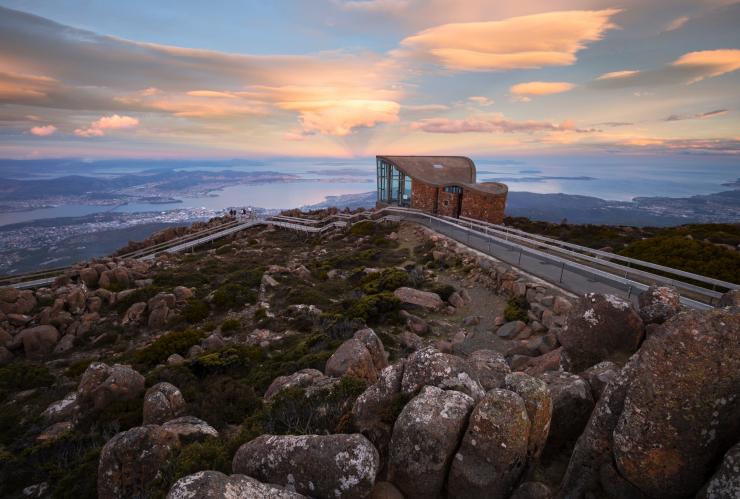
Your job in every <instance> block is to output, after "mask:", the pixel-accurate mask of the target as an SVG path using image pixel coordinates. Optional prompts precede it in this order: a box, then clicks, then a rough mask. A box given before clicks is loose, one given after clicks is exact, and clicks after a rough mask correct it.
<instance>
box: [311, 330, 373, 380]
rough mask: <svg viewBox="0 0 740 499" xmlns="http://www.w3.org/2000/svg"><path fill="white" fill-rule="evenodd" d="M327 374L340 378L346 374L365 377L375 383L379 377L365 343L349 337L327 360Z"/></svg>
mask: <svg viewBox="0 0 740 499" xmlns="http://www.w3.org/2000/svg"><path fill="white" fill-rule="evenodd" d="M324 371H325V373H326V375H327V376H333V377H336V378H340V377H342V376H344V375H345V374H348V375H351V376H355V377H358V378H362V379H365V380H367V381H369V382H370V383H374V382H375V380H377V379H378V371H377V370H376V369H375V364H374V363H373V356H372V354H371V353H370V350H368V349H367V347H366V346H365V344H364V343H363V342H362V341H360V340H357V339H354V338H352V339H349V340H347V341H345V342H344V343H342V344H341V345H340V346H339V348H337V350H336V351H335V352H334V353H333V354H332V356H331V357H329V360H327V361H326V367H325V369H324Z"/></svg>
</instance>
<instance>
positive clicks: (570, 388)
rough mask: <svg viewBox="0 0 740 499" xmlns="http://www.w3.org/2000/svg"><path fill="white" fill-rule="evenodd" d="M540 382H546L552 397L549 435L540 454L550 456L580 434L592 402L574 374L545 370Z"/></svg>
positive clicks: (587, 390) (584, 384) (586, 387)
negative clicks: (542, 452)
mask: <svg viewBox="0 0 740 499" xmlns="http://www.w3.org/2000/svg"><path fill="white" fill-rule="evenodd" d="M540 379H542V380H543V381H544V382H545V383H547V390H548V391H549V392H550V397H551V398H552V418H551V419H550V436H549V437H548V439H547V444H546V445H545V451H544V453H545V454H546V455H547V456H549V457H552V456H554V455H555V454H557V453H558V452H559V451H561V450H562V449H563V448H565V447H567V446H570V445H571V444H572V443H573V442H575V440H576V439H577V438H578V436H579V435H580V434H581V432H582V431H583V429H584V428H585V427H586V423H588V419H589V417H590V416H591V411H592V410H593V408H594V399H593V396H592V395H591V387H590V386H589V385H588V383H586V381H585V380H584V379H583V378H581V377H580V376H576V375H575V374H571V373H567V372H558V371H548V372H546V373H543V374H542V375H541V376H540Z"/></svg>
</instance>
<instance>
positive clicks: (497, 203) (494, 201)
mask: <svg viewBox="0 0 740 499" xmlns="http://www.w3.org/2000/svg"><path fill="white" fill-rule="evenodd" d="M505 208H506V195H505V194H504V195H495V194H484V193H482V192H477V191H473V190H470V189H466V190H465V192H464V194H463V199H462V208H461V210H460V215H461V216H463V217H469V218H475V219H477V220H483V221H485V222H490V223H494V224H500V223H503V221H504V210H505Z"/></svg>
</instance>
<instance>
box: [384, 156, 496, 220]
mask: <svg viewBox="0 0 740 499" xmlns="http://www.w3.org/2000/svg"><path fill="white" fill-rule="evenodd" d="M376 162H377V180H378V198H377V204H378V206H389V205H396V206H405V207H410V208H417V209H420V210H424V211H428V212H431V213H436V214H439V215H445V216H451V217H456V218H459V217H461V216H463V217H469V218H475V219H478V220H484V221H486V222H491V223H496V224H500V223H502V222H503V220H504V210H505V208H506V194H507V192H508V188H507V187H506V185H504V184H500V183H497V182H483V183H476V181H475V164H474V163H473V161H472V160H470V159H469V158H466V157H463V156H376Z"/></svg>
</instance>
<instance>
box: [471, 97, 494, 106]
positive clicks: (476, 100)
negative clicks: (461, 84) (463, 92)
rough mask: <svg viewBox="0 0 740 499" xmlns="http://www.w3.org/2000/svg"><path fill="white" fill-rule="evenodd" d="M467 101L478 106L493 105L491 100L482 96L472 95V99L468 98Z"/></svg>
mask: <svg viewBox="0 0 740 499" xmlns="http://www.w3.org/2000/svg"><path fill="white" fill-rule="evenodd" d="M468 100H469V101H470V102H473V103H475V104H478V105H479V106H486V107H487V106H492V105H493V104H495V101H494V100H493V99H489V98H488V97H484V96H482V95H473V96H472V97H468Z"/></svg>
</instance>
